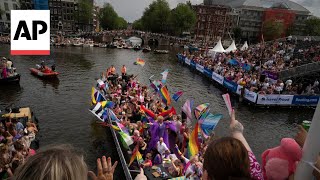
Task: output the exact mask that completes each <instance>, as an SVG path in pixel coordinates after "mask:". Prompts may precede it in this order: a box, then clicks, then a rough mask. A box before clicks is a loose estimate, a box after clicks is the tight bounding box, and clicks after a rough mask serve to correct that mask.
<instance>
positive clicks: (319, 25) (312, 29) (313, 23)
mask: <svg viewBox="0 0 320 180" xmlns="http://www.w3.org/2000/svg"><path fill="white" fill-rule="evenodd" d="M305 25H306V28H305V33H306V35H309V36H320V19H319V18H317V17H313V18H310V19H307V20H306V21H305Z"/></svg>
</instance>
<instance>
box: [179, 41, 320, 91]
mask: <svg viewBox="0 0 320 180" xmlns="http://www.w3.org/2000/svg"><path fill="white" fill-rule="evenodd" d="M301 44H304V46H302V45H301ZM307 45H309V46H307ZM319 48H320V44H319V43H311V42H309V41H308V42H299V43H297V42H296V41H294V40H292V39H289V40H287V41H279V42H278V41H273V42H269V43H266V44H262V43H261V44H257V45H254V46H251V47H249V48H248V49H246V50H243V51H240V50H236V51H235V52H229V53H215V54H213V55H212V54H210V55H209V54H204V55H203V54H201V52H187V51H185V52H184V53H183V55H184V56H185V57H187V58H188V59H190V60H193V61H194V62H196V63H198V64H200V65H203V66H204V67H206V68H208V69H210V70H212V71H213V72H215V73H217V74H219V75H221V76H223V77H225V78H226V79H228V80H230V81H233V82H235V83H237V84H239V85H242V86H244V87H245V88H247V89H250V90H251V91H253V92H256V93H259V94H303V95H315V94H320V87H319V81H318V80H317V79H314V82H293V81H292V80H290V79H289V80H287V81H286V82H283V81H282V80H281V79H278V77H277V75H278V73H279V72H280V71H282V70H287V69H290V68H294V67H297V66H299V65H302V64H306V63H310V62H317V61H319V59H320V58H319V57H320V54H319ZM270 74H271V75H273V78H271V77H268V76H270ZM274 76H276V77H274Z"/></svg>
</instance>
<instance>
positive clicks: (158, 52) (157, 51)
mask: <svg viewBox="0 0 320 180" xmlns="http://www.w3.org/2000/svg"><path fill="white" fill-rule="evenodd" d="M154 53H155V54H168V53H169V51H168V50H154Z"/></svg>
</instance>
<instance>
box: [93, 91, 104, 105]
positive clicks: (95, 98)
mask: <svg viewBox="0 0 320 180" xmlns="http://www.w3.org/2000/svg"><path fill="white" fill-rule="evenodd" d="M105 100H106V99H105V98H104V97H103V96H102V94H101V93H100V92H99V91H98V90H96V88H94V87H92V90H91V105H94V104H97V102H101V101H105Z"/></svg>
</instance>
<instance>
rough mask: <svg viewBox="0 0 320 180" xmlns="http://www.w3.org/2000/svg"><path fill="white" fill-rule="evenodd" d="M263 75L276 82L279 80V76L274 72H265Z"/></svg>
mask: <svg viewBox="0 0 320 180" xmlns="http://www.w3.org/2000/svg"><path fill="white" fill-rule="evenodd" d="M262 74H264V75H266V76H267V77H268V78H271V79H274V80H277V79H278V78H279V74H278V73H275V72H272V71H263V72H262Z"/></svg>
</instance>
